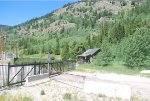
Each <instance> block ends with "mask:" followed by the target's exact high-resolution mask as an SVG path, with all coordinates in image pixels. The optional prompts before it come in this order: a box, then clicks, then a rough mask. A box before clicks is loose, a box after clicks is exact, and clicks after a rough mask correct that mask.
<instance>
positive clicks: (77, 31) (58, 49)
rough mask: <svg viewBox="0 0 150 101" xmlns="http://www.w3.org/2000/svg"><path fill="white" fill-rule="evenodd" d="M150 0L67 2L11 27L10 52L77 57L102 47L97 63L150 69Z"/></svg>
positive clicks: (21, 56) (62, 57)
mask: <svg viewBox="0 0 150 101" xmlns="http://www.w3.org/2000/svg"><path fill="white" fill-rule="evenodd" d="M149 26H150V1H149V0H136V1H135V0H94V1H91V0H87V1H83V0H81V1H80V2H74V3H71V4H66V5H64V7H62V8H60V9H57V10H55V11H53V12H51V13H50V14H47V15H45V16H42V17H40V18H35V19H32V20H29V21H27V22H25V23H22V24H19V25H16V26H13V27H7V28H6V30H5V31H6V33H7V45H6V46H7V47H6V50H7V51H8V52H13V53H14V54H16V56H19V57H20V58H23V57H24V56H31V57H32V56H35V55H37V56H39V57H40V58H41V56H43V55H45V54H47V53H48V52H50V53H51V54H53V55H52V56H54V57H53V58H52V59H55V58H57V57H60V58H59V59H62V60H67V59H77V56H78V55H80V54H82V53H83V52H84V51H85V50H87V49H90V48H101V53H100V54H99V55H98V56H97V58H96V59H94V62H93V63H94V64H96V65H99V66H101V65H110V64H112V63H113V62H114V61H117V62H121V63H122V64H124V65H127V66H130V67H134V66H136V67H141V66H144V67H149V60H150V56H149V54H150V46H149V45H150V41H149V40H150V35H149V33H150V29H149V28H150V27H149Z"/></svg>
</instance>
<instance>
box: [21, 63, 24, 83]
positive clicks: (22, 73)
mask: <svg viewBox="0 0 150 101" xmlns="http://www.w3.org/2000/svg"><path fill="white" fill-rule="evenodd" d="M23 75H24V65H23V63H22V67H21V85H22V82H23Z"/></svg>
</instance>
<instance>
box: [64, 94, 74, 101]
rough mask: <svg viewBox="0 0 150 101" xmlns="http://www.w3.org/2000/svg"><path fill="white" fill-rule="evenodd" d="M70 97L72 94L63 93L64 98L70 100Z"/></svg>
mask: <svg viewBox="0 0 150 101" xmlns="http://www.w3.org/2000/svg"><path fill="white" fill-rule="evenodd" d="M71 97H72V96H71V94H70V93H65V94H64V97H63V98H64V99H66V100H71Z"/></svg>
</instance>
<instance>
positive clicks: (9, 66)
mask: <svg viewBox="0 0 150 101" xmlns="http://www.w3.org/2000/svg"><path fill="white" fill-rule="evenodd" d="M9 68H10V63H8V75H7V76H8V77H7V86H9V73H10V71H9V70H10V69H9Z"/></svg>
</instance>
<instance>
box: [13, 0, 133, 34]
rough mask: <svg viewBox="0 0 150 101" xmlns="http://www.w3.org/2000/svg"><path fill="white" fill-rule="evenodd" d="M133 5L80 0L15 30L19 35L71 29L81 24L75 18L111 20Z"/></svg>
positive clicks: (97, 0)
mask: <svg viewBox="0 0 150 101" xmlns="http://www.w3.org/2000/svg"><path fill="white" fill-rule="evenodd" d="M132 7H134V4H133V3H132V2H131V1H129V0H124V1H120V0H95V1H80V2H75V3H72V4H67V5H65V6H64V7H63V8H60V9H58V10H55V11H53V12H52V13H50V14H47V15H45V16H42V17H40V18H35V19H32V20H29V21H27V22H25V23H22V24H19V25H17V26H14V28H13V30H14V31H15V32H16V33H18V34H19V35H24V34H47V33H52V32H60V31H61V29H63V27H64V28H66V29H71V28H76V27H77V26H79V22H75V21H74V19H80V20H81V21H82V20H83V19H87V20H95V21H94V22H93V23H95V22H97V21H99V20H100V19H101V17H106V18H105V19H107V20H109V19H110V17H111V16H112V15H113V14H117V13H118V12H121V11H124V10H128V9H131V8H132ZM91 22H92V21H91ZM91 22H89V23H91ZM80 23H81V22H80Z"/></svg>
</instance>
